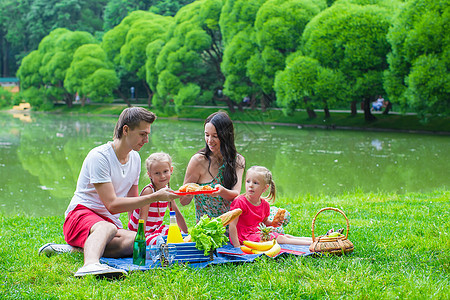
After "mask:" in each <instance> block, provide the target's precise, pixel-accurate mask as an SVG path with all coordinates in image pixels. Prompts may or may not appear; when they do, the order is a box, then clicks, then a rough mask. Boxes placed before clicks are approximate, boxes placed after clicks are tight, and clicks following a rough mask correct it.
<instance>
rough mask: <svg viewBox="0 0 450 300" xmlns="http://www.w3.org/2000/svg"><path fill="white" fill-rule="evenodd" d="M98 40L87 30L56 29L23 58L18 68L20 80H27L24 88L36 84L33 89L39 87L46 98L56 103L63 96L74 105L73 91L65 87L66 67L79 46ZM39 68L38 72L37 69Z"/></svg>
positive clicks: (46, 100) (70, 104)
mask: <svg viewBox="0 0 450 300" xmlns="http://www.w3.org/2000/svg"><path fill="white" fill-rule="evenodd" d="M96 42H97V40H96V39H95V38H94V37H93V36H92V35H91V34H89V33H87V32H79V31H78V32H77V31H76V32H72V31H70V30H68V29H64V28H59V29H55V30H54V31H52V32H51V33H50V34H49V35H48V36H46V37H45V38H44V39H42V41H41V43H40V44H39V47H38V50H37V52H34V51H33V52H32V53H30V54H29V57H28V56H27V57H25V58H24V60H23V62H22V65H21V67H20V68H19V71H18V76H19V79H20V81H21V82H24V85H23V86H22V89H27V88H31V87H34V88H35V89H33V90H34V91H36V90H40V91H41V93H44V94H45V99H44V100H43V102H49V103H53V102H56V101H59V100H61V99H62V100H64V101H65V102H66V104H67V106H69V107H71V106H72V100H73V94H71V93H70V92H68V91H67V90H66V89H65V88H64V79H65V77H66V72H67V69H68V68H69V66H70V64H71V63H72V58H73V54H74V52H75V51H76V50H77V48H78V47H80V46H81V45H84V44H90V43H96ZM36 70H38V73H34V72H35V71H36ZM36 74H38V75H39V76H40V77H41V78H37V77H36ZM32 94H35V92H33V93H32Z"/></svg>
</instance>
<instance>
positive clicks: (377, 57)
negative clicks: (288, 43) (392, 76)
mask: <svg viewBox="0 0 450 300" xmlns="http://www.w3.org/2000/svg"><path fill="white" fill-rule="evenodd" d="M389 15H390V13H389V12H388V11H387V9H385V8H382V7H380V6H375V5H368V6H360V5H354V4H347V3H339V2H338V3H336V4H335V5H333V6H332V7H330V8H328V9H326V10H324V11H323V12H321V13H320V14H319V15H317V16H316V17H315V18H314V19H312V20H311V22H310V23H309V24H308V25H307V26H306V28H305V31H304V33H303V37H302V45H303V47H302V49H303V52H304V54H305V55H306V56H309V57H312V58H314V59H316V60H317V61H319V63H320V64H321V66H322V67H325V68H328V69H331V70H336V71H339V72H340V73H341V74H343V76H344V77H345V78H344V79H345V82H346V83H347V87H348V89H344V90H347V91H348V93H347V94H346V95H343V96H344V97H346V99H348V101H350V102H351V103H352V113H353V114H355V113H356V103H357V102H358V101H361V100H362V99H363V101H364V107H365V109H364V111H365V119H366V121H371V120H374V119H375V117H374V116H373V115H372V114H371V112H370V102H371V100H372V99H373V98H374V96H375V95H378V94H384V91H383V89H382V76H380V75H381V74H382V73H383V72H384V70H386V69H387V61H386V55H387V53H388V52H389V50H390V47H389V44H388V43H387V40H386V34H387V31H388V28H389V25H390V19H389ZM373 100H374V99H373Z"/></svg>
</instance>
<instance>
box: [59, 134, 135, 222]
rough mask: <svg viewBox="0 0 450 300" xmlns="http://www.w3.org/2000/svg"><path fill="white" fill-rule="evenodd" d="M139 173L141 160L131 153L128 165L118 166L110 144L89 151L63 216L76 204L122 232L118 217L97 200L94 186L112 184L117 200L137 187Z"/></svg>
mask: <svg viewBox="0 0 450 300" xmlns="http://www.w3.org/2000/svg"><path fill="white" fill-rule="evenodd" d="M140 173H141V158H140V156H139V154H138V152H136V151H134V150H132V151H131V152H130V153H129V155H128V162H127V163H126V164H121V163H120V162H119V160H118V159H117V156H116V153H115V152H114V149H113V147H112V142H108V143H107V144H103V145H101V146H98V147H96V148H94V149H92V150H91V151H90V152H89V154H88V155H87V156H86V158H85V160H84V162H83V166H82V167H81V171H80V176H79V177H78V182H77V189H76V191H75V194H74V196H73V197H72V201H70V204H69V207H68V208H67V210H66V212H65V216H66V217H67V215H68V214H69V212H71V211H72V210H73V209H75V207H76V206H77V205H78V204H81V205H83V206H85V207H87V208H89V209H91V210H93V211H94V212H96V213H97V214H99V215H102V216H105V217H107V218H109V219H111V220H112V221H113V222H114V224H116V226H117V227H118V228H123V226H122V222H121V221H120V220H119V217H120V214H111V213H110V212H109V211H108V210H107V209H106V207H105V205H104V204H103V202H102V201H101V200H100V197H99V195H98V194H97V191H96V190H95V188H94V183H105V182H111V183H112V185H113V187H114V191H115V192H116V196H117V197H126V196H127V194H128V192H129V191H130V189H131V187H132V186H133V185H138V183H139V174H140Z"/></svg>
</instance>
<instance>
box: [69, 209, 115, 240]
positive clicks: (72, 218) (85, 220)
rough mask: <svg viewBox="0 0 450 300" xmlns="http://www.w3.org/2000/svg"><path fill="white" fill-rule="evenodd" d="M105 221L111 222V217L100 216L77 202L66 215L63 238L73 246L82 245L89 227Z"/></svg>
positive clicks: (89, 229)
mask: <svg viewBox="0 0 450 300" xmlns="http://www.w3.org/2000/svg"><path fill="white" fill-rule="evenodd" d="M101 221H107V222H110V223H113V224H114V222H113V221H111V219H109V218H107V217H104V216H100V215H99V214H97V213H95V212H94V211H92V210H90V209H89V208H87V207H86V206H83V205H81V204H78V205H77V206H76V207H75V209H74V210H72V211H71V212H70V213H69V214H68V215H67V217H66V220H65V221H64V226H63V232H64V239H65V240H66V242H67V244H69V245H72V246H74V247H81V248H83V247H84V243H85V242H86V239H87V237H88V236H89V233H90V231H91V227H92V226H94V224H95V223H98V222H101Z"/></svg>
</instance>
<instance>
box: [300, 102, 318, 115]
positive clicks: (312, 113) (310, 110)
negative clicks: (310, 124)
mask: <svg viewBox="0 0 450 300" xmlns="http://www.w3.org/2000/svg"><path fill="white" fill-rule="evenodd" d="M308 100H309V98H308V97H303V102H305V107H306V112H307V113H308V117H309V118H310V119H315V118H317V114H316V112H315V111H314V110H313V109H311V108H310V107H309V105H308Z"/></svg>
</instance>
